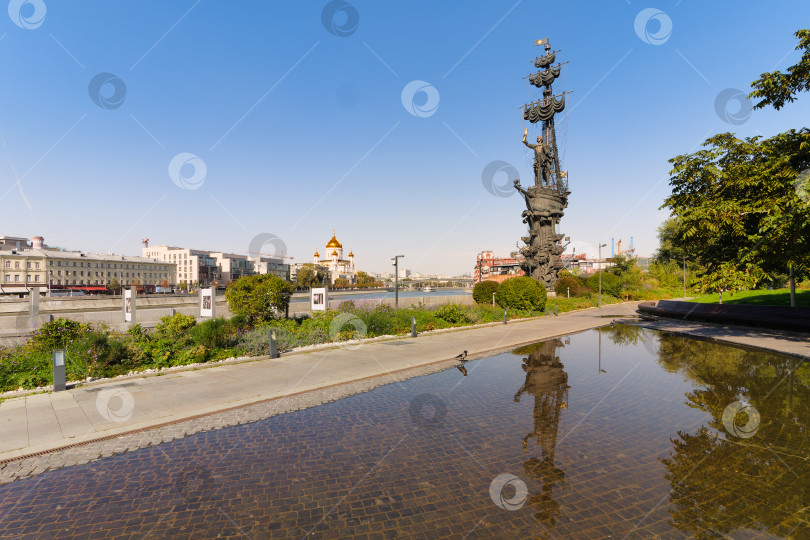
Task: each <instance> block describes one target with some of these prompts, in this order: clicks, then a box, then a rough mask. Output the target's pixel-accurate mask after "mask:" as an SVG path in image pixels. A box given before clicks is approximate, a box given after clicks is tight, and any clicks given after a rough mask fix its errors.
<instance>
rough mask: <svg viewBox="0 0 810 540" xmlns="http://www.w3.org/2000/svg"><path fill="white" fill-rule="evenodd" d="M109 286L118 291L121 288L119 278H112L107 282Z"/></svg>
mask: <svg viewBox="0 0 810 540" xmlns="http://www.w3.org/2000/svg"><path fill="white" fill-rule="evenodd" d="M107 288H108V289H110V290H111V291H113V292H118V291H119V290H121V284H120V283H119V282H118V280H117V279H115V278H112V279H111V280H110V282H109V283H108V284H107Z"/></svg>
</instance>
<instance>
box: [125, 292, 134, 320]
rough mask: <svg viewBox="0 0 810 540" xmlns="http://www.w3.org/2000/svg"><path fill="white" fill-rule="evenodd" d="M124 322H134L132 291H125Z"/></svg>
mask: <svg viewBox="0 0 810 540" xmlns="http://www.w3.org/2000/svg"><path fill="white" fill-rule="evenodd" d="M124 322H132V289H124Z"/></svg>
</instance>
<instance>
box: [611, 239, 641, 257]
mask: <svg viewBox="0 0 810 540" xmlns="http://www.w3.org/2000/svg"><path fill="white" fill-rule="evenodd" d="M631 240H632V239H631ZM631 246H632V243H631ZM635 251H636V250H635V248H633V247H631V248H630V249H628V250H625V251H624V254H625V255H628V256H630V257H632V256H633V252H635ZM616 255H622V239H621V238H619V241H618V242H616Z"/></svg>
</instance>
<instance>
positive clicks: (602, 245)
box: [599, 244, 607, 307]
mask: <svg viewBox="0 0 810 540" xmlns="http://www.w3.org/2000/svg"><path fill="white" fill-rule="evenodd" d="M605 246H607V244H599V307H602V248H603V247H605Z"/></svg>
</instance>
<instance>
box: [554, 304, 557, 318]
mask: <svg viewBox="0 0 810 540" xmlns="http://www.w3.org/2000/svg"><path fill="white" fill-rule="evenodd" d="M554 316H555V317H556V316H557V302H554Z"/></svg>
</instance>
